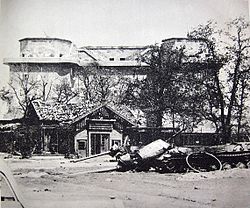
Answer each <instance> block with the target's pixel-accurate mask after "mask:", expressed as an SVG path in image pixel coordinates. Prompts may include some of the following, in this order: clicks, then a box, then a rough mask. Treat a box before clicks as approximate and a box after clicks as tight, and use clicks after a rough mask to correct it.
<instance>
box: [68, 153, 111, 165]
mask: <svg viewBox="0 0 250 208" xmlns="http://www.w3.org/2000/svg"><path fill="white" fill-rule="evenodd" d="M109 154H110V151H108V152H102V153H100V154H96V155H90V156H88V157H84V158H79V159H75V160H71V161H70V162H73V163H76V162H81V161H85V160H89V159H92V158H96V157H101V156H104V155H109Z"/></svg>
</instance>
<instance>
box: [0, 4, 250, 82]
mask: <svg viewBox="0 0 250 208" xmlns="http://www.w3.org/2000/svg"><path fill="white" fill-rule="evenodd" d="M0 2H1V10H0V60H1V62H0V87H1V86H3V85H6V84H7V83H8V80H9V76H8V67H7V66H5V65H3V64H2V59H3V58H7V57H18V56H19V42H18V40H19V39H22V38H25V37H45V36H49V37H57V38H64V39H69V40H71V41H72V42H74V43H75V44H76V45H77V46H78V47H80V46H86V45H93V46H97V45H100V46H105V45H113V46H117V45H150V44H154V43H159V42H161V40H163V39H166V38H171V37H185V36H186V34H187V32H188V31H190V30H191V29H192V28H194V27H195V26H197V25H198V24H202V23H206V22H207V21H208V20H210V19H214V20H215V21H217V22H218V23H219V24H222V23H223V22H225V21H229V20H230V19H233V18H235V17H238V16H245V17H246V18H248V17H249V4H248V0H0Z"/></svg>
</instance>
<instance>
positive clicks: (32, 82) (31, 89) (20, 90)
mask: <svg viewBox="0 0 250 208" xmlns="http://www.w3.org/2000/svg"><path fill="white" fill-rule="evenodd" d="M22 69H23V70H22V71H21V72H16V73H15V74H13V79H12V82H11V83H10V84H9V86H10V89H11V90H12V92H13V94H14V97H15V98H16V99H17V101H18V104H19V107H20V108H21V110H22V112H23V116H24V117H25V116H27V112H28V107H29V105H30V104H31V102H32V101H34V100H37V99H40V98H41V96H40V95H39V94H38V93H37V91H38V89H39V86H40V83H39V81H38V80H37V79H36V78H34V77H32V75H31V73H30V72H29V71H28V66H22Z"/></svg>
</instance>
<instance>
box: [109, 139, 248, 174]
mask: <svg viewBox="0 0 250 208" xmlns="http://www.w3.org/2000/svg"><path fill="white" fill-rule="evenodd" d="M239 146H240V147H241V148H239ZM111 155H113V156H114V153H113V154H111ZM115 155H116V157H117V160H118V170H119V171H128V170H134V171H148V170H150V169H154V170H155V171H156V172H159V173H168V172H172V173H175V172H187V171H189V170H192V171H195V172H205V171H213V170H222V169H228V168H233V167H240V168H249V167H250V143H244V144H239V143H235V144H226V145H220V146H214V147H213V146H212V147H205V148H201V149H193V148H187V147H176V146H173V144H170V143H167V142H165V141H163V140H161V139H158V140H156V141H153V142H151V143H150V144H148V145H146V146H144V147H142V148H140V149H139V150H137V151H134V152H130V153H128V152H124V153H121V152H117V153H116V154H115Z"/></svg>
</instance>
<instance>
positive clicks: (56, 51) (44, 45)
mask: <svg viewBox="0 0 250 208" xmlns="http://www.w3.org/2000/svg"><path fill="white" fill-rule="evenodd" d="M76 53H77V51H76V46H75V45H74V44H73V43H72V42H71V41H69V40H63V39H57V38H25V39H22V40H20V56H21V57H57V58H59V57H63V56H72V55H75V54H76Z"/></svg>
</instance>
